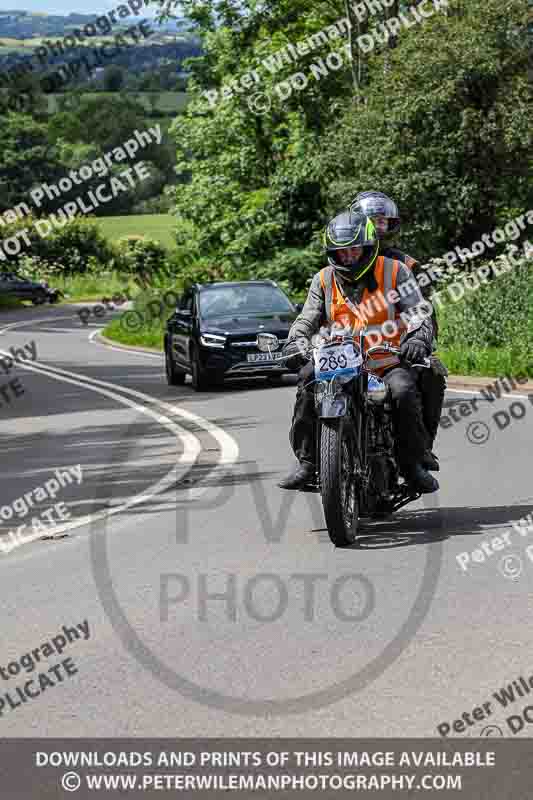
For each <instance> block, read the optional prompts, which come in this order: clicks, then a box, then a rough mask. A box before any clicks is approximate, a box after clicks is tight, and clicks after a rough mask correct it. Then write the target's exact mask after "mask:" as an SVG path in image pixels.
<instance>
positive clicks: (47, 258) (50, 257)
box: [0, 216, 113, 275]
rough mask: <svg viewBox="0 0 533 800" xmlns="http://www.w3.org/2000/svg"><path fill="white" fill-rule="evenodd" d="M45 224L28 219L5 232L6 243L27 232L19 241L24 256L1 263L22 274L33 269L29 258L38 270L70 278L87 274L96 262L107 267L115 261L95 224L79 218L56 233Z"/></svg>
mask: <svg viewBox="0 0 533 800" xmlns="http://www.w3.org/2000/svg"><path fill="white" fill-rule="evenodd" d="M44 222H45V220H38V219H36V218H34V217H31V216H27V217H24V219H21V220H18V221H17V222H13V223H11V224H9V225H7V226H6V227H5V228H3V229H2V235H3V239H4V240H5V239H9V238H11V237H13V236H16V235H18V234H20V233H22V232H23V231H25V237H24V238H22V237H19V241H20V242H21V251H20V253H18V254H17V255H14V256H8V259H7V261H2V262H0V266H3V267H4V268H5V269H14V270H19V269H20V268H23V267H24V265H26V268H28V267H31V265H30V263H29V262H28V261H27V259H28V257H29V258H30V259H31V260H32V264H33V266H34V267H35V266H38V265H39V262H40V266H41V267H42V269H43V270H45V271H46V272H47V273H53V272H57V273H63V274H65V275H68V274H74V273H77V274H79V273H84V272H86V271H87V270H88V269H89V266H90V264H91V263H94V262H95V261H96V262H97V263H98V264H100V265H102V266H104V265H107V264H109V262H110V261H111V259H112V258H113V249H112V246H111V245H110V244H109V242H108V241H107V239H106V238H105V237H104V235H103V234H102V233H101V231H100V229H99V227H98V225H97V224H96V222H94V220H91V219H86V218H84V217H75V218H74V219H72V220H70V221H69V222H68V223H67V224H66V225H64V226H63V227H62V228H53V229H52V230H49V224H47V225H44V224H40V223H44ZM37 225H39V227H36V226H37ZM26 238H27V240H28V242H29V244H28V243H27V242H26Z"/></svg>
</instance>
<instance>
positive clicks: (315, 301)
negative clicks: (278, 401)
mask: <svg viewBox="0 0 533 800" xmlns="http://www.w3.org/2000/svg"><path fill="white" fill-rule="evenodd" d="M324 244H325V249H326V253H327V257H328V266H327V267H325V268H324V269H322V270H321V271H320V272H318V273H316V275H315V276H314V278H313V280H312V283H311V286H310V288H309V292H308V295H307V300H306V302H305V305H304V308H303V310H302V312H301V313H300V314H299V316H298V317H297V318H296V320H295V321H294V323H293V325H292V327H291V329H290V331H289V337H288V341H287V343H286V345H285V347H284V354H285V355H286V356H289V358H288V360H287V364H288V366H289V367H290V368H292V369H297V368H299V367H301V369H300V373H299V379H298V391H297V394H296V403H295V406H294V414H293V419H292V426H291V430H290V436H289V438H290V443H291V446H292V449H293V451H294V453H295V455H296V457H297V459H298V462H299V463H298V466H297V467H296V468H295V469H294V470H293V471H292V472H291V473H290V475H289V476H288V477H287V478H285V480H283V481H281V482H280V483H279V484H278V485H279V486H280V487H281V488H282V489H302V488H304V487H305V486H306V485H307V484H308V483H309V482H312V481H313V479H314V474H315V461H316V458H315V454H316V435H317V425H316V412H315V402H314V394H313V383H312V381H313V376H314V373H313V364H312V363H311V362H308V359H307V358H306V356H305V355H304V352H303V351H304V348H303V346H302V344H303V343H307V344H308V345H309V346H310V344H311V338H312V337H313V336H314V335H315V334H317V333H318V331H319V330H320V328H321V327H323V326H328V327H330V326H331V325H332V324H333V323H336V324H337V325H341V326H347V325H349V327H350V328H351V329H352V330H353V331H354V332H356V331H358V330H360V329H361V328H363V327H366V328H367V330H369V329H371V330H373V331H374V332H375V331H379V330H381V329H382V327H383V326H384V323H386V322H388V323H389V325H390V324H391V323H393V324H394V328H395V330H396V333H394V334H393V335H392V336H391V335H390V333H388V334H387V338H385V339H384V341H386V342H389V343H390V344H392V345H394V346H399V347H400V348H401V355H400V358H398V357H397V356H396V355H392V354H390V353H386V352H385V351H383V352H381V353H375V356H374V355H373V356H372V360H371V361H370V362H369V366H371V368H372V371H374V372H376V373H378V374H381V375H382V376H383V380H384V381H385V382H386V383H387V384H388V386H389V387H390V392H391V399H392V408H393V423H394V432H395V438H396V443H397V449H398V453H399V462H400V463H399V468H400V471H401V473H402V475H403V476H404V478H405V479H406V481H407V482H408V484H409V485H410V486H412V488H413V489H414V490H416V491H419V492H424V493H427V492H434V491H437V489H438V488H439V484H438V483H437V481H436V480H435V479H434V478H433V476H432V475H430V474H429V472H428V471H427V469H426V466H425V464H424V459H425V456H426V451H427V445H428V442H427V433H426V429H425V426H424V421H423V416H422V407H421V401H420V393H419V390H418V386H417V374H416V370H414V369H412V368H411V366H410V365H411V364H413V363H420V362H421V361H422V359H424V357H426V356H428V355H429V354H430V353H431V348H432V341H433V328H432V324H431V320H430V319H429V317H428V316H427V311H426V310H425V309H424V301H423V298H422V295H421V293H420V289H419V288H418V286H417V284H416V281H414V280H412V276H411V272H410V270H409V269H408V268H407V267H406V266H405V264H403V263H402V262H401V261H400V260H398V259H392V258H389V257H386V256H383V255H382V254H381V253H380V242H379V238H378V236H377V233H376V229H375V227H374V224H373V222H372V221H371V220H370V219H369V218H368V217H366V216H365V215H364V214H360V213H355V212H352V211H344V212H343V213H341V214H339V215H338V216H336V217H335V218H334V219H333V220H331V222H330V223H329V224H328V226H327V228H326V231H325V233H324ZM405 284H408V285H405ZM400 287H402V288H401V289H400ZM397 290H398V291H397ZM391 295H392V297H391ZM424 311H426V313H424ZM406 317H408V323H407V322H406ZM374 343H375V342H374Z"/></svg>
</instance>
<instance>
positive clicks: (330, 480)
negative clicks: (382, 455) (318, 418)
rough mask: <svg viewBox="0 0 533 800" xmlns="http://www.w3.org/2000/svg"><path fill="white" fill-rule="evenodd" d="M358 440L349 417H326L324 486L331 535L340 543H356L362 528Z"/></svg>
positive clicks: (322, 452)
mask: <svg viewBox="0 0 533 800" xmlns="http://www.w3.org/2000/svg"><path fill="white" fill-rule="evenodd" d="M354 450H355V448H354V442H353V437H352V435H351V432H350V430H349V428H348V424H347V421H346V422H345V419H344V418H342V419H339V420H335V421H333V420H322V424H321V432H320V486H321V493H322V505H323V507H324V515H325V517H326V525H327V529H328V534H329V538H330V539H331V541H332V542H333V544H334V545H335V546H336V547H349V546H350V545H352V544H354V542H355V540H356V538H357V532H358V528H359V492H358V487H357V479H356V473H355V457H354Z"/></svg>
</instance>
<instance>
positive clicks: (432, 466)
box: [422, 449, 440, 472]
mask: <svg viewBox="0 0 533 800" xmlns="http://www.w3.org/2000/svg"><path fill="white" fill-rule="evenodd" d="M422 466H423V467H424V469H429V470H431V472H438V471H439V470H440V464H439V459H438V458H437V456H436V455H435V453H434V452H433V450H429V449H428V450H426V452H425V453H424V458H423V459H422Z"/></svg>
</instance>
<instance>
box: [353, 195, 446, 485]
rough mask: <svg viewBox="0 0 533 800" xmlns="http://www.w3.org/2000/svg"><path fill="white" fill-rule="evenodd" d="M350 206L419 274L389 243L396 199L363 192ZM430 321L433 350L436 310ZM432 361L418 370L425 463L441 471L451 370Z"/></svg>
mask: <svg viewBox="0 0 533 800" xmlns="http://www.w3.org/2000/svg"><path fill="white" fill-rule="evenodd" d="M350 209H351V210H352V211H355V212H359V213H362V214H366V216H367V217H370V219H371V220H372V222H373V223H374V225H375V228H376V232H377V236H378V239H379V240H380V242H381V254H382V255H383V256H385V257H386V258H393V259H394V258H395V259H398V261H402V262H403V263H404V264H405V265H406V266H407V267H408V268H409V269H410V270H412V272H413V275H415V276H416V274H417V271H418V269H419V267H420V263H419V262H418V261H417V260H416V259H415V258H413V257H412V256H409V255H407V253H404V252H403V251H402V250H399V249H398V248H396V247H391V245H390V241H391V240H392V239H393V238H394V237H395V235H396V234H397V233H398V232H399V231H400V226H401V220H400V213H399V210H398V206H397V205H396V203H395V202H394V200H392V199H391V198H390V197H388V196H387V195H386V194H383V192H376V191H369V192H360V193H359V194H358V195H357V196H356V197H355V198H354V200H353V201H352V203H351V205H350ZM428 294H429V291H427V292H425V291H424V290H422V295H423V296H424V297H426V298H427V299H429V298H428ZM431 321H432V323H433V339H434V342H433V349H436V342H437V338H438V333H439V329H438V323H437V317H436V315H435V312H433V314H432V317H431ZM430 363H431V369H423V370H419V373H420V377H419V388H420V391H421V393H422V409H423V416H424V424H425V426H426V430H427V432H428V452H427V453H426V456H425V462H426V465H427V466H428V468H429V469H431V470H438V469H439V462H438V458H437V456H436V455H435V453H433V444H434V442H435V438H436V436H437V433H438V430H439V421H440V418H441V416H442V405H443V403H444V392H445V390H446V377H447V375H448V370H447V369H446V367H445V366H444V364H443V363H442V361H441V360H440V359H439V358H437V356H436V355H432V356H431V357H430Z"/></svg>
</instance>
